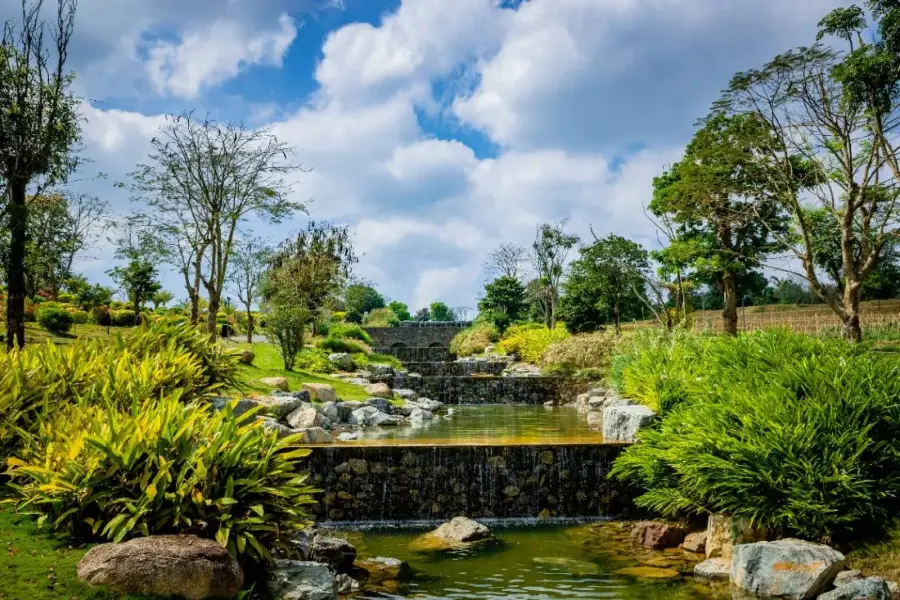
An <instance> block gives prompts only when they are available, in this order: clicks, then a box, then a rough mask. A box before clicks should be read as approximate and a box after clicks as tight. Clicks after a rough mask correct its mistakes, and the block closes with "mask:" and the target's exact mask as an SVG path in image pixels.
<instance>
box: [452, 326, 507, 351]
mask: <svg viewBox="0 0 900 600" xmlns="http://www.w3.org/2000/svg"><path fill="white" fill-rule="evenodd" d="M499 339H500V332H499V331H497V328H496V327H495V326H494V325H493V323H476V324H475V325H472V326H471V327H467V328H465V329H463V330H462V331H460V332H459V333H457V334H456V335H455V336H454V337H453V339H452V340H450V352H452V353H453V354H455V355H457V356H471V355H473V354H481V353H482V352H484V349H485V348H487V347H488V346H490V345H491V344H494V343H496V342H497V341H498V340H499Z"/></svg>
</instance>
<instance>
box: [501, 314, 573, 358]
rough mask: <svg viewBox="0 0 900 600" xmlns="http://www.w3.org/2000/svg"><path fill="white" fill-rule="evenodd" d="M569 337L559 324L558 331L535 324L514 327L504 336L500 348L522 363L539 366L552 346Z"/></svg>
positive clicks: (563, 327)
mask: <svg viewBox="0 0 900 600" xmlns="http://www.w3.org/2000/svg"><path fill="white" fill-rule="evenodd" d="M567 337H569V332H567V331H566V328H565V326H563V324H562V323H560V324H558V325H557V326H556V329H548V328H546V327H544V326H543V325H537V326H535V325H534V324H529V325H524V326H523V325H513V326H512V327H510V328H509V329H507V330H506V333H505V334H503V338H502V339H501V340H500V343H499V347H500V349H501V350H502V351H503V352H505V353H506V354H514V355H515V356H517V357H518V358H519V360H520V361H523V362H527V363H531V364H538V362H540V360H541V356H542V355H543V354H544V352H545V351H546V350H547V348H548V347H549V346H550V344H552V343H554V342H560V341H562V340H564V339H566V338H567Z"/></svg>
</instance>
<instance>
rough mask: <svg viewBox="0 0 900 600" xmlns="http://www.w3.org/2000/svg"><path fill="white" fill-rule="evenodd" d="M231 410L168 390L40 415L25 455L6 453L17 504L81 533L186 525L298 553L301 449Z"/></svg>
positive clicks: (264, 553) (261, 550)
mask: <svg viewBox="0 0 900 600" xmlns="http://www.w3.org/2000/svg"><path fill="white" fill-rule="evenodd" d="M232 408H233V405H232V406H229V407H227V408H226V409H225V410H222V411H211V410H210V409H209V408H208V407H206V406H201V405H198V404H187V405H184V404H183V403H182V399H181V398H180V397H179V395H178V394H174V395H171V396H167V397H164V398H162V399H160V400H148V401H145V402H144V403H141V404H134V405H133V406H132V407H131V409H130V410H127V411H124V412H118V411H116V410H113V409H111V408H102V407H86V406H75V407H72V408H71V409H69V410H66V411H61V412H60V413H59V414H57V415H56V418H53V419H49V420H48V421H47V422H45V423H44V424H42V426H41V428H40V431H39V433H38V443H37V444H36V446H37V451H36V452H35V454H34V455H33V456H32V457H30V458H27V459H25V460H21V459H10V460H9V461H8V464H9V465H10V469H9V473H10V475H11V476H12V477H14V478H15V479H16V484H15V485H14V486H13V489H14V490H15V492H16V496H17V502H16V504H17V509H18V510H19V511H21V512H34V513H36V514H38V515H40V518H39V521H40V522H41V523H46V524H47V526H48V527H50V529H51V530H53V531H58V532H63V533H65V534H68V535H70V536H72V537H73V538H74V539H76V540H79V541H84V540H91V539H105V540H110V541H114V542H118V541H121V540H124V539H128V538H131V537H135V536H147V535H155V534H169V533H192V534H196V535H200V536H203V537H207V538H211V539H214V540H216V541H217V542H219V543H220V544H221V545H223V546H224V547H225V548H227V549H228V551H229V552H230V553H231V554H232V555H234V556H237V557H241V558H244V559H249V560H250V561H254V562H267V561H271V560H272V554H273V552H283V553H286V554H287V555H288V556H291V555H294V554H295V553H296V546H295V544H294V543H293V539H292V538H293V535H294V534H295V533H296V532H297V531H299V530H302V529H303V528H304V527H305V526H306V525H307V519H306V516H305V515H304V514H303V513H302V512H301V507H302V505H304V504H307V503H309V502H311V498H310V496H309V494H310V493H311V492H312V490H311V489H310V488H309V487H307V486H306V485H305V484H304V479H305V475H303V473H302V460H301V459H302V458H304V457H305V456H307V455H308V454H309V450H303V449H301V450H298V449H296V448H295V447H294V444H296V443H298V442H299V437H298V436H291V437H288V438H285V439H283V440H279V439H278V435H277V433H275V432H272V433H266V431H265V429H264V428H263V427H262V425H261V424H260V423H259V422H257V421H256V420H254V419H236V418H234V416H233V414H232ZM245 416H246V415H245Z"/></svg>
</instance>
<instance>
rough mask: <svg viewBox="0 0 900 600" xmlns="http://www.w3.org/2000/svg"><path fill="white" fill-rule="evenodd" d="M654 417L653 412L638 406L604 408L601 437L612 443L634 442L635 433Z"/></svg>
mask: <svg viewBox="0 0 900 600" xmlns="http://www.w3.org/2000/svg"><path fill="white" fill-rule="evenodd" d="M655 416H656V413H655V412H653V411H652V410H650V409H649V408H647V407H646V406H642V405H640V404H634V405H629V406H609V407H607V408H604V409H603V437H604V438H605V439H606V440H608V441H612V442H635V441H637V432H638V431H639V430H640V429H641V428H642V427H644V426H645V425H647V424H648V423H649V422H650V421H651V420H652V419H653V417H655Z"/></svg>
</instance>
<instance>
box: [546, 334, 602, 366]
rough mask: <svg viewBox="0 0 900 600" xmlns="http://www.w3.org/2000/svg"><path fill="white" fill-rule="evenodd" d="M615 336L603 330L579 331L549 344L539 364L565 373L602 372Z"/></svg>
mask: <svg viewBox="0 0 900 600" xmlns="http://www.w3.org/2000/svg"><path fill="white" fill-rule="evenodd" d="M616 341H617V340H616V338H615V336H613V335H610V334H608V333H604V332H599V331H598V332H596V333H581V334H577V335H573V336H571V337H568V338H566V339H564V340H562V341H560V342H554V343H552V344H550V345H549V346H548V347H547V349H546V350H545V351H544V353H543V354H542V355H541V366H542V367H545V368H547V369H548V370H551V371H556V372H560V373H565V374H581V373H588V372H590V374H591V375H597V374H602V373H604V372H605V371H606V370H607V369H608V367H609V362H610V357H611V355H612V351H613V349H614V348H615V346H616Z"/></svg>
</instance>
